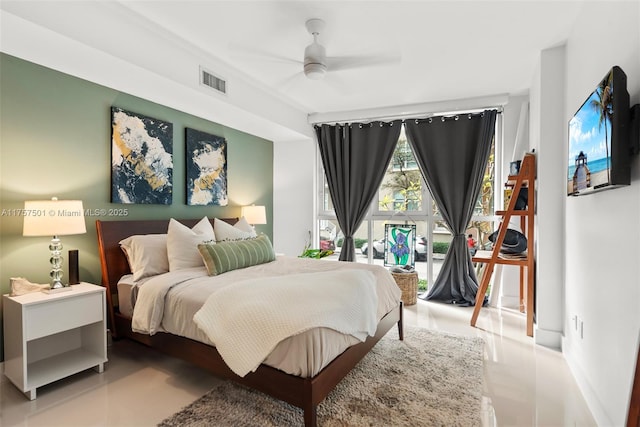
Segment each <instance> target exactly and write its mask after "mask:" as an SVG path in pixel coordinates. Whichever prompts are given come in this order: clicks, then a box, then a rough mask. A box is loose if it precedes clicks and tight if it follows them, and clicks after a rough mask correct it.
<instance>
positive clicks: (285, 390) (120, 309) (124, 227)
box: [96, 218, 403, 426]
mask: <svg viewBox="0 0 640 427" xmlns="http://www.w3.org/2000/svg"><path fill="white" fill-rule="evenodd" d="M199 221H200V220H198V219H186V220H179V222H180V223H181V224H183V225H184V226H186V227H194V226H196V224H198V223H199ZM209 221H210V222H211V224H215V221H224V222H225V223H227V224H229V225H233V224H235V223H236V222H237V221H238V219H237V218H229V219H227V218H225V219H222V220H220V219H215V220H214V219H211V220H209ZM168 224H169V220H125V221H100V220H98V221H96V229H97V233H98V245H99V253H100V262H101V268H102V284H103V286H105V287H106V288H107V305H108V307H107V311H108V321H109V327H110V329H111V333H112V335H113V337H114V338H128V339H132V340H135V341H137V342H140V343H142V344H145V345H147V346H149V347H152V348H154V349H157V350H158V351H161V352H163V353H165V354H168V355H171V356H173V357H178V358H181V359H183V360H186V361H188V362H190V363H192V364H194V365H196V366H198V367H200V368H203V369H205V370H207V371H209V372H211V373H213V374H214V375H217V376H219V377H222V378H226V379H230V380H232V381H235V382H237V383H239V384H242V385H244V386H247V387H250V388H252V389H255V390H258V391H261V392H263V393H266V394H268V395H270V396H272V397H274V398H277V399H280V400H283V401H285V402H287V403H289V404H292V405H294V406H296V407H299V408H301V409H302V410H303V413H304V424H305V426H315V425H316V408H317V405H318V404H319V403H320V402H322V400H324V398H325V397H326V396H327V395H328V394H329V393H330V392H331V390H333V388H334V387H335V386H336V385H337V384H338V383H339V382H340V381H341V380H342V378H344V377H345V376H346V375H347V374H348V373H349V372H350V371H351V369H353V368H354V367H355V366H356V364H357V363H358V362H359V361H360V360H361V359H362V358H363V357H364V356H365V355H366V354H367V353H368V352H369V350H370V349H371V348H372V347H373V346H374V345H375V344H376V343H377V342H378V341H379V340H380V339H381V338H382V337H383V336H384V335H385V334H386V333H387V332H388V331H389V330H390V329H391V328H392V327H393V326H394V325H397V328H398V335H399V339H401V340H402V339H403V327H402V302H401V301H400V298H399V295H400V293H399V292H397V293H396V292H395V290H393V292H390V295H391V294H393V295H394V296H393V298H394V300H393V301H392V302H390V301H389V300H388V297H385V298H387V300H386V301H385V304H386V307H387V308H385V309H383V310H382V311H381V305H380V304H378V310H377V311H378V314H377V324H376V326H375V328H374V329H375V332H374V333H373V335H370V336H367V337H366V339H364V341H355V342H348V346H346V345H347V344H345V343H342V344H340V345H341V346H346V348H344V349H342V348H339V349H338V350H335V349H333V351H334V352H339V354H336V355H327V354H324V355H321V356H320V357H310V360H313V359H314V358H315V359H327V358H329V360H323V361H321V362H315V363H312V364H311V365H313V366H310V367H309V366H307V368H304V367H302V368H300V367H299V366H298V365H296V363H298V362H295V363H293V362H292V361H290V360H289V361H287V360H286V354H287V353H288V351H287V348H288V347H286V345H293V344H292V343H293V340H295V339H298V340H299V341H300V342H305V338H304V337H305V336H306V337H307V338H306V341H316V342H317V341H318V339H320V341H323V340H324V339H325V338H326V337H325V336H324V335H323V334H324V333H326V332H327V331H326V330H324V329H323V330H313V331H306V332H305V333H304V334H300V336H296V337H292V338H291V340H292V342H284V341H283V343H281V344H279V346H278V347H276V348H275V349H274V351H273V353H272V354H270V355H269V357H268V358H266V359H265V361H264V362H263V363H261V364H260V365H259V366H258V367H257V369H255V370H254V371H252V372H249V373H247V374H246V375H243V376H240V375H238V374H237V373H236V372H234V370H232V369H231V368H230V367H229V366H228V364H227V363H225V359H224V358H223V356H221V354H220V352H219V351H218V349H217V348H216V347H215V346H214V345H213V343H212V342H209V341H208V340H207V339H206V338H203V337H201V336H190V333H189V332H183V331H178V332H177V333H171V327H168V328H167V329H168V330H160V331H159V332H157V333H155V334H152V335H149V334H147V333H139V332H134V331H133V330H132V317H133V316H132V307H131V306H128V301H131V299H132V298H130V296H127V297H124V294H125V293H127V292H129V290H130V289H132V288H133V285H132V284H131V283H129V282H130V281H131V280H130V279H131V273H132V272H131V270H130V267H129V261H128V259H127V257H126V256H125V253H124V252H123V250H122V249H121V247H120V242H121V241H122V240H123V239H125V238H127V237H129V236H132V235H148V234H162V233H166V232H167V227H168ZM296 259H297V258H296ZM296 259H293V258H290V259H289V260H287V259H286V257H278V259H277V260H275V261H274V262H272V263H269V264H268V265H263V266H262V267H261V268H262V270H260V271H262V272H263V273H260V274H280V273H268V271H270V270H269V269H273V271H276V272H279V271H281V270H279V269H280V268H282V266H284V268H285V270H286V269H287V268H288V269H289V270H288V271H291V272H292V273H294V272H296V271H297V270H296V268H297V267H296V266H293V267H291V265H293V264H296V263H297V264H300V263H303V265H305V266H307V268H312V269H316V270H317V269H320V270H322V269H326V268H329V266H336V267H340V268H342V267H346V266H349V265H350V266H351V267H352V268H361V269H375V268H376V267H375V266H367V265H366V264H347V263H341V262H337V261H318V260H300V259H297V261H296ZM304 263H314V264H304ZM330 263H335V264H330ZM309 266H310V267H309ZM252 268H255V267H248V268H247V269H245V270H246V271H243V272H242V273H237V272H235V271H234V272H229V273H225V274H222V275H220V276H219V277H220V278H222V277H225V278H226V280H232V278H233V277H234V276H233V274H248V271H249V270H250V269H252ZM378 269H382V268H381V267H378ZM382 270H383V269H382ZM373 271H374V272H375V274H376V275H380V274H382V275H384V274H388V273H386V272H383V273H380V271H376V270H373ZM264 272H267V273H264ZM238 277H241V276H238ZM389 277H391V276H390V275H389ZM149 280H156V279H155V278H152V279H149ZM194 280H200V279H199V278H198V279H194ZM385 280H386V278H385ZM391 280H392V279H391ZM378 286H380V285H378ZM171 292H172V291H171V290H170V291H169V293H171ZM166 311H167V312H174V311H175V310H166ZM167 323H168V324H170V323H171V322H170V321H167ZM318 329H320V328H318ZM333 332H335V331H333ZM333 332H332V333H333ZM313 334H316V335H313ZM318 334H320V335H318ZM196 335H197V334H196ZM309 337H311V338H309ZM318 337H320V338H318ZM300 338H301V339H300ZM296 345H297V344H296ZM283 348H284V349H285V350H283ZM278 349H280V350H279V353H278ZM309 351H311V350H309ZM291 353H292V354H295V352H291ZM274 355H275V359H283V360H284V367H282V366H280V365H279V364H278V363H280V362H273V361H271V359H274V357H273V356H274ZM283 355H285V356H283ZM287 363H288V364H289V365H292V364H293V367H291V366H289V365H287Z"/></svg>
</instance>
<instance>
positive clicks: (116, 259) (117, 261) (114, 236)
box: [96, 218, 238, 331]
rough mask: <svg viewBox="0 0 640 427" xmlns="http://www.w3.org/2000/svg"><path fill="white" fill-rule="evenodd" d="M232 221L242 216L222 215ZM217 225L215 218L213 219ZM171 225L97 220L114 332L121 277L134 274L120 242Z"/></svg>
mask: <svg viewBox="0 0 640 427" xmlns="http://www.w3.org/2000/svg"><path fill="white" fill-rule="evenodd" d="M201 219H202V218H198V219H178V221H180V222H181V223H182V224H184V225H186V226H187V227H193V226H194V225H196V224H197V223H198V222H199V221H200V220H201ZM221 220H222V221H225V222H228V223H229V224H235V223H236V222H237V221H238V218H221ZM209 221H211V224H212V225H213V222H214V219H213V218H211V219H209ZM168 227H169V220H168V219H152V220H125V221H100V220H96V230H97V232H98V250H99V253H100V266H101V269H102V286H104V287H106V288H107V305H108V307H107V310H108V314H109V321H110V324H111V328H112V331H113V327H114V325H115V319H114V316H115V314H116V313H117V312H118V280H120V278H121V277H122V276H123V275H125V274H127V273H130V272H131V270H130V269H129V263H128V261H127V257H126V256H125V254H124V252H123V251H122V249H121V248H120V241H121V240H122V239H125V238H127V237H129V236H133V235H136V234H165V233H166V232H167V228H168Z"/></svg>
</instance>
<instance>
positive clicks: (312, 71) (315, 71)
mask: <svg viewBox="0 0 640 427" xmlns="http://www.w3.org/2000/svg"><path fill="white" fill-rule="evenodd" d="M324 25H325V24H324V21H323V20H322V19H318V18H314V19H309V20H308V21H307V22H305V27H307V31H309V34H311V35H312V36H313V43H311V44H310V45H309V46H307V47H306V48H305V49H304V75H305V76H307V77H308V78H310V79H311V80H320V79H322V78H323V77H324V75H325V74H326V73H327V51H326V49H325V48H324V46H322V45H321V44H320V43H318V36H319V35H320V31H322V30H323V29H324Z"/></svg>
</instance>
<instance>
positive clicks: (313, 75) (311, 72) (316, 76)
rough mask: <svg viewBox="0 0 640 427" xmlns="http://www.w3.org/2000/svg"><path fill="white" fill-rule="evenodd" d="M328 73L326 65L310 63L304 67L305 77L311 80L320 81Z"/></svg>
mask: <svg viewBox="0 0 640 427" xmlns="http://www.w3.org/2000/svg"><path fill="white" fill-rule="evenodd" d="M326 73H327V66H326V65H324V64H318V63H310V64H305V65H304V75H305V76H307V77H308V78H310V79H311V80H320V79H322V78H323V77H324V75H325V74H326Z"/></svg>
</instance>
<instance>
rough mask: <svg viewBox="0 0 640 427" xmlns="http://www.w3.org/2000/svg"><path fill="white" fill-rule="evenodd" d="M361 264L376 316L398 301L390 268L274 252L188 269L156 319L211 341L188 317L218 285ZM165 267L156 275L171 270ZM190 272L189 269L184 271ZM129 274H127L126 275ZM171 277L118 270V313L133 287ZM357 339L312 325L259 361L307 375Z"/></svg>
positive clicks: (130, 302) (125, 308)
mask: <svg viewBox="0 0 640 427" xmlns="http://www.w3.org/2000/svg"><path fill="white" fill-rule="evenodd" d="M353 268H355V269H364V270H369V271H372V272H373V273H374V275H375V277H376V283H375V284H372V285H374V286H376V291H377V294H378V308H377V318H378V320H380V319H381V318H382V317H383V316H384V315H385V314H386V313H388V312H389V311H390V310H391V309H393V308H394V307H396V306H397V305H398V304H399V301H400V296H401V291H400V289H399V288H398V286H397V285H396V283H395V281H394V280H393V277H392V276H391V275H390V274H389V272H388V271H387V270H386V269H384V268H383V267H380V266H375V265H368V264H358V263H346V262H339V261H325V260H315V259H304V258H293V257H282V256H279V257H277V259H276V260H275V261H273V262H270V263H267V264H261V265H257V266H253V267H249V268H245V269H240V270H234V271H230V272H227V273H224V274H222V275H219V276H213V277H210V276H207V272H206V269H205V268H197V269H193V274H192V275H193V279H192V280H185V281H183V282H182V283H179V284H176V285H173V286H172V287H171V289H170V290H169V291H168V292H167V293H166V295H165V298H164V310H163V315H162V320H161V328H162V330H164V331H166V332H169V333H172V334H175V335H180V336H184V337H187V338H191V339H194V340H196V341H200V342H203V343H206V344H209V345H215V343H212V342H211V341H210V340H209V339H208V338H207V336H206V335H205V334H204V333H203V332H202V331H201V330H200V329H199V328H198V326H197V325H196V324H195V322H194V321H193V316H194V314H195V313H196V312H197V311H198V310H199V309H200V307H201V306H202V305H203V304H204V302H205V301H206V299H207V298H208V296H209V295H210V294H211V293H212V292H213V291H214V290H215V289H217V288H218V287H220V286H233V283H234V282H237V281H240V280H246V279H251V278H256V277H274V276H280V275H286V274H294V273H296V274H297V273H304V272H320V271H332V270H336V269H353ZM171 274H172V273H166V274H164V275H160V276H171ZM189 274H191V273H189ZM128 276H129V277H128ZM160 279H161V280H163V281H164V280H171V279H170V277H163V278H160V277H157V279H153V278H149V279H143V280H142V281H140V282H138V283H133V282H132V277H130V275H127V276H123V278H122V279H121V280H120V282H119V283H118V296H119V303H120V311H121V313H123V314H125V315H128V313H129V311H131V313H133V310H132V308H133V307H134V306H135V298H132V296H135V295H136V290H138V289H139V290H140V291H142V287H143V286H146V285H153V283H154V280H155V281H159V280H160ZM358 342H360V341H359V340H358V339H357V338H355V337H353V336H351V335H345V334H341V333H339V332H337V331H335V330H333V329H328V328H316V329H311V330H309V331H306V332H303V333H301V334H298V335H295V336H292V337H289V338H287V339H285V340H283V341H281V342H280V344H278V346H277V347H276V348H275V349H274V351H273V352H272V353H271V354H270V355H269V356H268V357H267V358H266V359H265V361H264V362H263V363H265V364H266V365H269V366H272V367H274V368H277V369H280V370H282V371H284V372H287V373H289V374H292V375H297V376H302V377H312V376H314V375H316V374H317V373H318V372H320V371H321V370H322V369H323V368H324V367H325V366H326V365H328V364H329V363H330V362H331V361H332V360H333V359H334V358H335V357H336V356H338V355H340V354H341V353H342V352H343V351H344V350H346V349H347V348H348V347H350V346H351V345H354V344H356V343H358Z"/></svg>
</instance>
